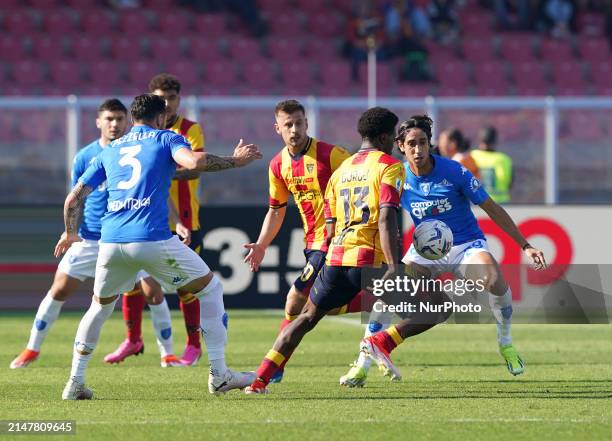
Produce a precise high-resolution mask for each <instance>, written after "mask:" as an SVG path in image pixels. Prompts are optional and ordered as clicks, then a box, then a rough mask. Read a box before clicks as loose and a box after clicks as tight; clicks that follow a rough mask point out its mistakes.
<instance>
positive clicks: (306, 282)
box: [293, 250, 327, 295]
mask: <svg viewBox="0 0 612 441" xmlns="http://www.w3.org/2000/svg"><path fill="white" fill-rule="evenodd" d="M326 254H327V253H326V252H325V251H321V250H304V257H306V266H304V269H303V270H302V274H300V276H299V277H298V278H297V279H295V282H293V286H295V288H296V289H297V290H298V291H301V292H302V293H303V294H304V295H308V293H309V292H310V288H311V287H312V284H313V283H314V281H315V279H316V278H317V274H319V271H321V268H322V267H323V264H324V263H325V256H326Z"/></svg>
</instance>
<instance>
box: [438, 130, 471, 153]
mask: <svg viewBox="0 0 612 441" xmlns="http://www.w3.org/2000/svg"><path fill="white" fill-rule="evenodd" d="M444 133H446V136H448V139H449V140H451V141H453V142H454V143H455V144H457V151H458V152H461V153H464V152H467V151H468V150H469V149H470V140H469V139H467V138H466V137H465V136H463V132H461V130H459V129H457V128H456V127H451V128H449V129H446V130H445V131H444Z"/></svg>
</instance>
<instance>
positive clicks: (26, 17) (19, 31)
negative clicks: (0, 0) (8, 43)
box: [3, 9, 38, 36]
mask: <svg viewBox="0 0 612 441" xmlns="http://www.w3.org/2000/svg"><path fill="white" fill-rule="evenodd" d="M3 22H4V27H5V28H6V30H7V31H8V33H9V35H12V36H25V35H32V34H34V33H35V32H36V31H37V30H38V24H37V23H36V19H35V16H34V14H32V13H31V12H29V11H28V10H26V9H17V10H13V11H7V12H6V13H5V14H4V19H3Z"/></svg>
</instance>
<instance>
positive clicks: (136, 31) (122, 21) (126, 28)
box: [119, 9, 152, 37]
mask: <svg viewBox="0 0 612 441" xmlns="http://www.w3.org/2000/svg"><path fill="white" fill-rule="evenodd" d="M119 30H120V31H121V33H122V34H123V35H128V36H133V37H138V36H141V35H143V34H147V33H149V32H150V31H151V30H152V27H151V20H150V15H149V14H147V12H146V11H142V10H140V9H139V10H134V11H122V12H121V13H120V14H119Z"/></svg>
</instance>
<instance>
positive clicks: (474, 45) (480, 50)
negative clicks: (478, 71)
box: [463, 38, 494, 63]
mask: <svg viewBox="0 0 612 441" xmlns="http://www.w3.org/2000/svg"><path fill="white" fill-rule="evenodd" d="M463 52H464V54H465V58H466V59H468V60H469V61H471V62H472V63H484V62H488V61H491V60H493V59H494V55H493V50H492V47H491V41H490V40H488V39H483V38H466V39H465V40H464V41H463Z"/></svg>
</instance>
